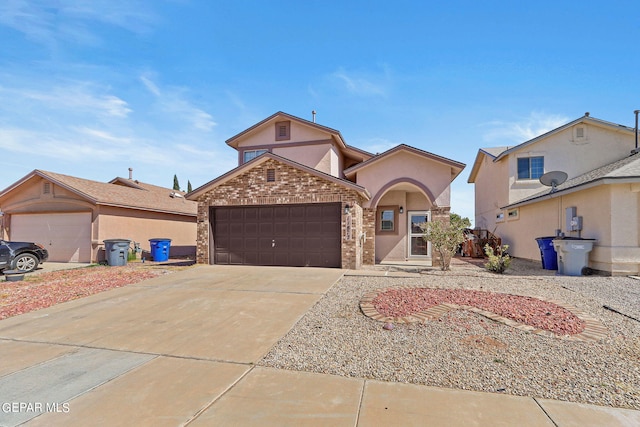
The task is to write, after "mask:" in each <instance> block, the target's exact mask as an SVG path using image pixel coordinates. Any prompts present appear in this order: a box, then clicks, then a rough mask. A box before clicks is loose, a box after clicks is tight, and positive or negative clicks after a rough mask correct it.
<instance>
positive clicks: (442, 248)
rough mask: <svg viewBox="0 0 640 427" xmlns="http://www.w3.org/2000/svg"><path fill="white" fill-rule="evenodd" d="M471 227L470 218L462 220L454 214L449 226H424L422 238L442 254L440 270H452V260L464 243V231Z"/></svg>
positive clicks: (433, 224) (451, 216) (435, 223)
mask: <svg viewBox="0 0 640 427" xmlns="http://www.w3.org/2000/svg"><path fill="white" fill-rule="evenodd" d="M470 226H471V221H469V218H466V217H465V218H462V217H461V216H460V215H457V214H454V213H452V214H451V215H450V220H449V224H445V223H443V222H441V221H433V222H428V223H425V224H422V225H421V227H422V229H423V230H424V233H423V235H422V238H423V239H424V240H426V241H429V242H431V245H432V246H433V248H434V249H435V250H436V251H438V253H439V254H440V269H441V270H442V271H446V270H449V269H450V266H451V258H452V257H453V255H454V254H455V253H456V251H457V250H458V246H460V243H462V242H464V229H465V228H469V227H470Z"/></svg>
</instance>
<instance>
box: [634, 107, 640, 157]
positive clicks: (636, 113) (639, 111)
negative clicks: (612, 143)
mask: <svg viewBox="0 0 640 427" xmlns="http://www.w3.org/2000/svg"><path fill="white" fill-rule="evenodd" d="M638 113H640V110H636V111H634V112H633V114H635V115H636V151H637V150H638Z"/></svg>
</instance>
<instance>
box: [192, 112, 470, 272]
mask: <svg viewBox="0 0 640 427" xmlns="http://www.w3.org/2000/svg"><path fill="white" fill-rule="evenodd" d="M226 142H227V144H228V145H229V146H231V147H232V148H234V149H236V150H237V151H238V167H237V168H235V169H233V170H231V171H229V172H227V173H226V174H224V175H222V176H220V177H218V178H216V179H214V180H212V181H211V182H208V183H206V184H204V185H203V186H201V187H199V188H197V189H195V190H194V191H192V192H191V193H189V194H187V196H186V197H187V198H188V199H189V200H194V201H197V202H198V239H197V261H198V262H199V263H206V264H252V265H291V266H322V267H342V268H351V269H356V268H360V267H362V266H363V265H373V264H374V263H376V262H381V261H405V260H421V261H426V262H432V253H431V247H430V245H428V244H427V243H425V241H424V240H423V239H422V229H421V228H420V224H422V223H424V222H428V221H433V220H439V221H448V220H449V211H450V184H451V182H452V181H453V180H454V179H455V178H456V176H458V175H459V174H460V172H461V171H462V170H463V168H464V166H465V165H464V164H462V163H460V162H457V161H454V160H450V159H447V158H444V157H441V156H437V155H435V154H432V153H428V152H426V151H423V150H419V149H417V148H413V147H409V146H407V145H399V146H397V147H395V148H392V149H391V150H388V151H386V152H384V153H382V154H377V155H374V154H371V153H368V152H366V151H363V150H360V149H357V148H354V147H352V146H349V145H347V144H346V143H345V141H344V139H343V137H342V135H341V134H340V132H339V131H337V130H335V129H331V128H328V127H326V126H321V125H318V124H316V123H315V121H308V120H304V119H301V118H298V117H295V116H292V115H289V114H286V113H282V112H278V113H276V114H274V115H272V116H270V117H268V118H266V119H265V120H263V121H261V122H259V123H257V124H255V125H254V126H252V127H250V128H248V129H247V130H245V131H243V132H241V133H239V134H238V135H236V136H234V137H232V138H230V139H229V140H227V141H226Z"/></svg>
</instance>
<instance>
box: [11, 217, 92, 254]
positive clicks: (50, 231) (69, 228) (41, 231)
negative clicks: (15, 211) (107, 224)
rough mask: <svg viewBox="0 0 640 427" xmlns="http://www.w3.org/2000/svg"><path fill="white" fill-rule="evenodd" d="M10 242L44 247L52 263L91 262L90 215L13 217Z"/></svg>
mask: <svg viewBox="0 0 640 427" xmlns="http://www.w3.org/2000/svg"><path fill="white" fill-rule="evenodd" d="M10 237H11V240H14V241H22V242H35V243H42V244H43V245H44V247H45V248H46V249H47V250H48V251H49V261H55V262H91V213H89V212H74V213H51V214H19V215H12V216H11V236H10Z"/></svg>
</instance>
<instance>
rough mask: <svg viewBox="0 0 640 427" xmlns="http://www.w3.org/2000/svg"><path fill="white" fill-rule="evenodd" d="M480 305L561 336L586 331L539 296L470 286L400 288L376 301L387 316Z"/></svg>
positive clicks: (567, 313) (576, 319) (579, 322)
mask: <svg viewBox="0 0 640 427" xmlns="http://www.w3.org/2000/svg"><path fill="white" fill-rule="evenodd" d="M444 303H448V304H456V305H467V306H471V307H476V308H479V309H481V310H485V311H489V312H491V313H494V314H497V315H498V316H502V317H506V318H508V319H511V320H514V321H516V322H518V323H522V324H525V325H529V326H532V327H534V328H537V329H544V330H547V331H551V332H553V333H554V334H557V335H575V334H579V333H581V332H582V331H584V328H585V326H586V324H585V322H584V321H583V320H581V319H580V318H579V317H577V316H576V315H575V314H573V313H571V312H570V311H569V310H567V309H566V308H564V307H561V306H559V305H557V304H554V303H551V302H548V301H542V300H540V299H537V298H532V297H525V296H518V295H509V294H501V293H494V292H484V291H475V290H467V289H430V288H399V289H389V290H386V291H383V292H380V293H379V294H378V295H377V296H376V297H375V298H374V299H373V301H372V304H373V306H374V307H375V309H376V310H377V311H378V312H379V313H380V314H383V315H385V316H387V317H405V316H409V315H411V314H414V313H419V312H421V311H424V310H427V309H428V308H430V307H433V306H435V305H439V304H444Z"/></svg>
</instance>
